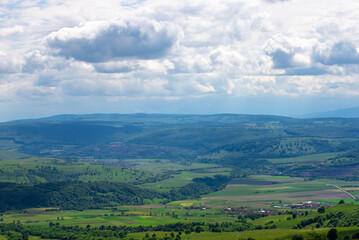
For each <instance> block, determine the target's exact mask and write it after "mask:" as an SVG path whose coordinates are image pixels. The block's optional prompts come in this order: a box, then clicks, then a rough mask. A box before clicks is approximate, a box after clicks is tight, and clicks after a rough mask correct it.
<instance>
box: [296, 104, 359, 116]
mask: <svg viewBox="0 0 359 240" xmlns="http://www.w3.org/2000/svg"><path fill="white" fill-rule="evenodd" d="M301 117H303V118H331V117H341V118H359V107H356V108H345V109H338V110H335V111H327V112H316V113H309V114H304V115H302V116H301Z"/></svg>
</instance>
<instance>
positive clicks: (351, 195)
mask: <svg viewBox="0 0 359 240" xmlns="http://www.w3.org/2000/svg"><path fill="white" fill-rule="evenodd" d="M327 186H333V187H336V188H338V189H339V190H340V191H342V192H343V193H345V194H347V195H349V196H350V197H351V198H353V199H354V200H357V198H356V197H355V196H354V195H353V194H351V193H348V192H347V191H345V190H344V189H343V188H341V187H339V186H337V185H335V184H327Z"/></svg>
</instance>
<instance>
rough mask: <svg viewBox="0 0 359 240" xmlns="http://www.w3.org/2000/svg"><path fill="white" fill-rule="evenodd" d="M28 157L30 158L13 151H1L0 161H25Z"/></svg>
mask: <svg viewBox="0 0 359 240" xmlns="http://www.w3.org/2000/svg"><path fill="white" fill-rule="evenodd" d="M28 157H30V156H29V155H27V154H24V153H19V152H12V151H0V160H7V159H12V160H13V159H23V158H28Z"/></svg>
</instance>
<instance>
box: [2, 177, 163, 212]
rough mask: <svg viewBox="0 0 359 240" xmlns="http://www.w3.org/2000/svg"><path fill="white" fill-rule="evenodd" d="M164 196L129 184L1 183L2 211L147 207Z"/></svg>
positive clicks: (74, 182)
mask: <svg viewBox="0 0 359 240" xmlns="http://www.w3.org/2000/svg"><path fill="white" fill-rule="evenodd" d="M156 197H161V195H160V194H159V193H157V192H155V191H151V190H147V189H142V188H139V187H136V186H133V185H131V184H127V183H113V182H112V183H111V182H78V181H72V182H56V183H44V184H36V185H20V184H13V183H0V211H6V210H10V209H24V208H33V207H59V208H62V209H75V210H82V209H92V208H102V207H108V206H113V204H114V203H116V204H117V205H124V204H126V205H136V204H137V205H138V204H144V200H145V199H154V198H156Z"/></svg>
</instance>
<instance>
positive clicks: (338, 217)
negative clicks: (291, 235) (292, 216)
mask: <svg viewBox="0 0 359 240" xmlns="http://www.w3.org/2000/svg"><path fill="white" fill-rule="evenodd" d="M328 220H329V221H328ZM327 221H328V222H327ZM313 223H316V225H315V227H316V228H320V227H350V226H357V225H358V224H359V209H356V210H354V211H352V212H350V213H343V212H336V213H328V214H325V215H324V214H320V215H317V216H315V217H314V218H309V219H304V220H302V221H300V222H299V223H298V224H297V225H296V226H294V227H293V229H298V228H299V229H301V228H305V227H306V226H308V225H311V224H313ZM324 223H326V224H324Z"/></svg>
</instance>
